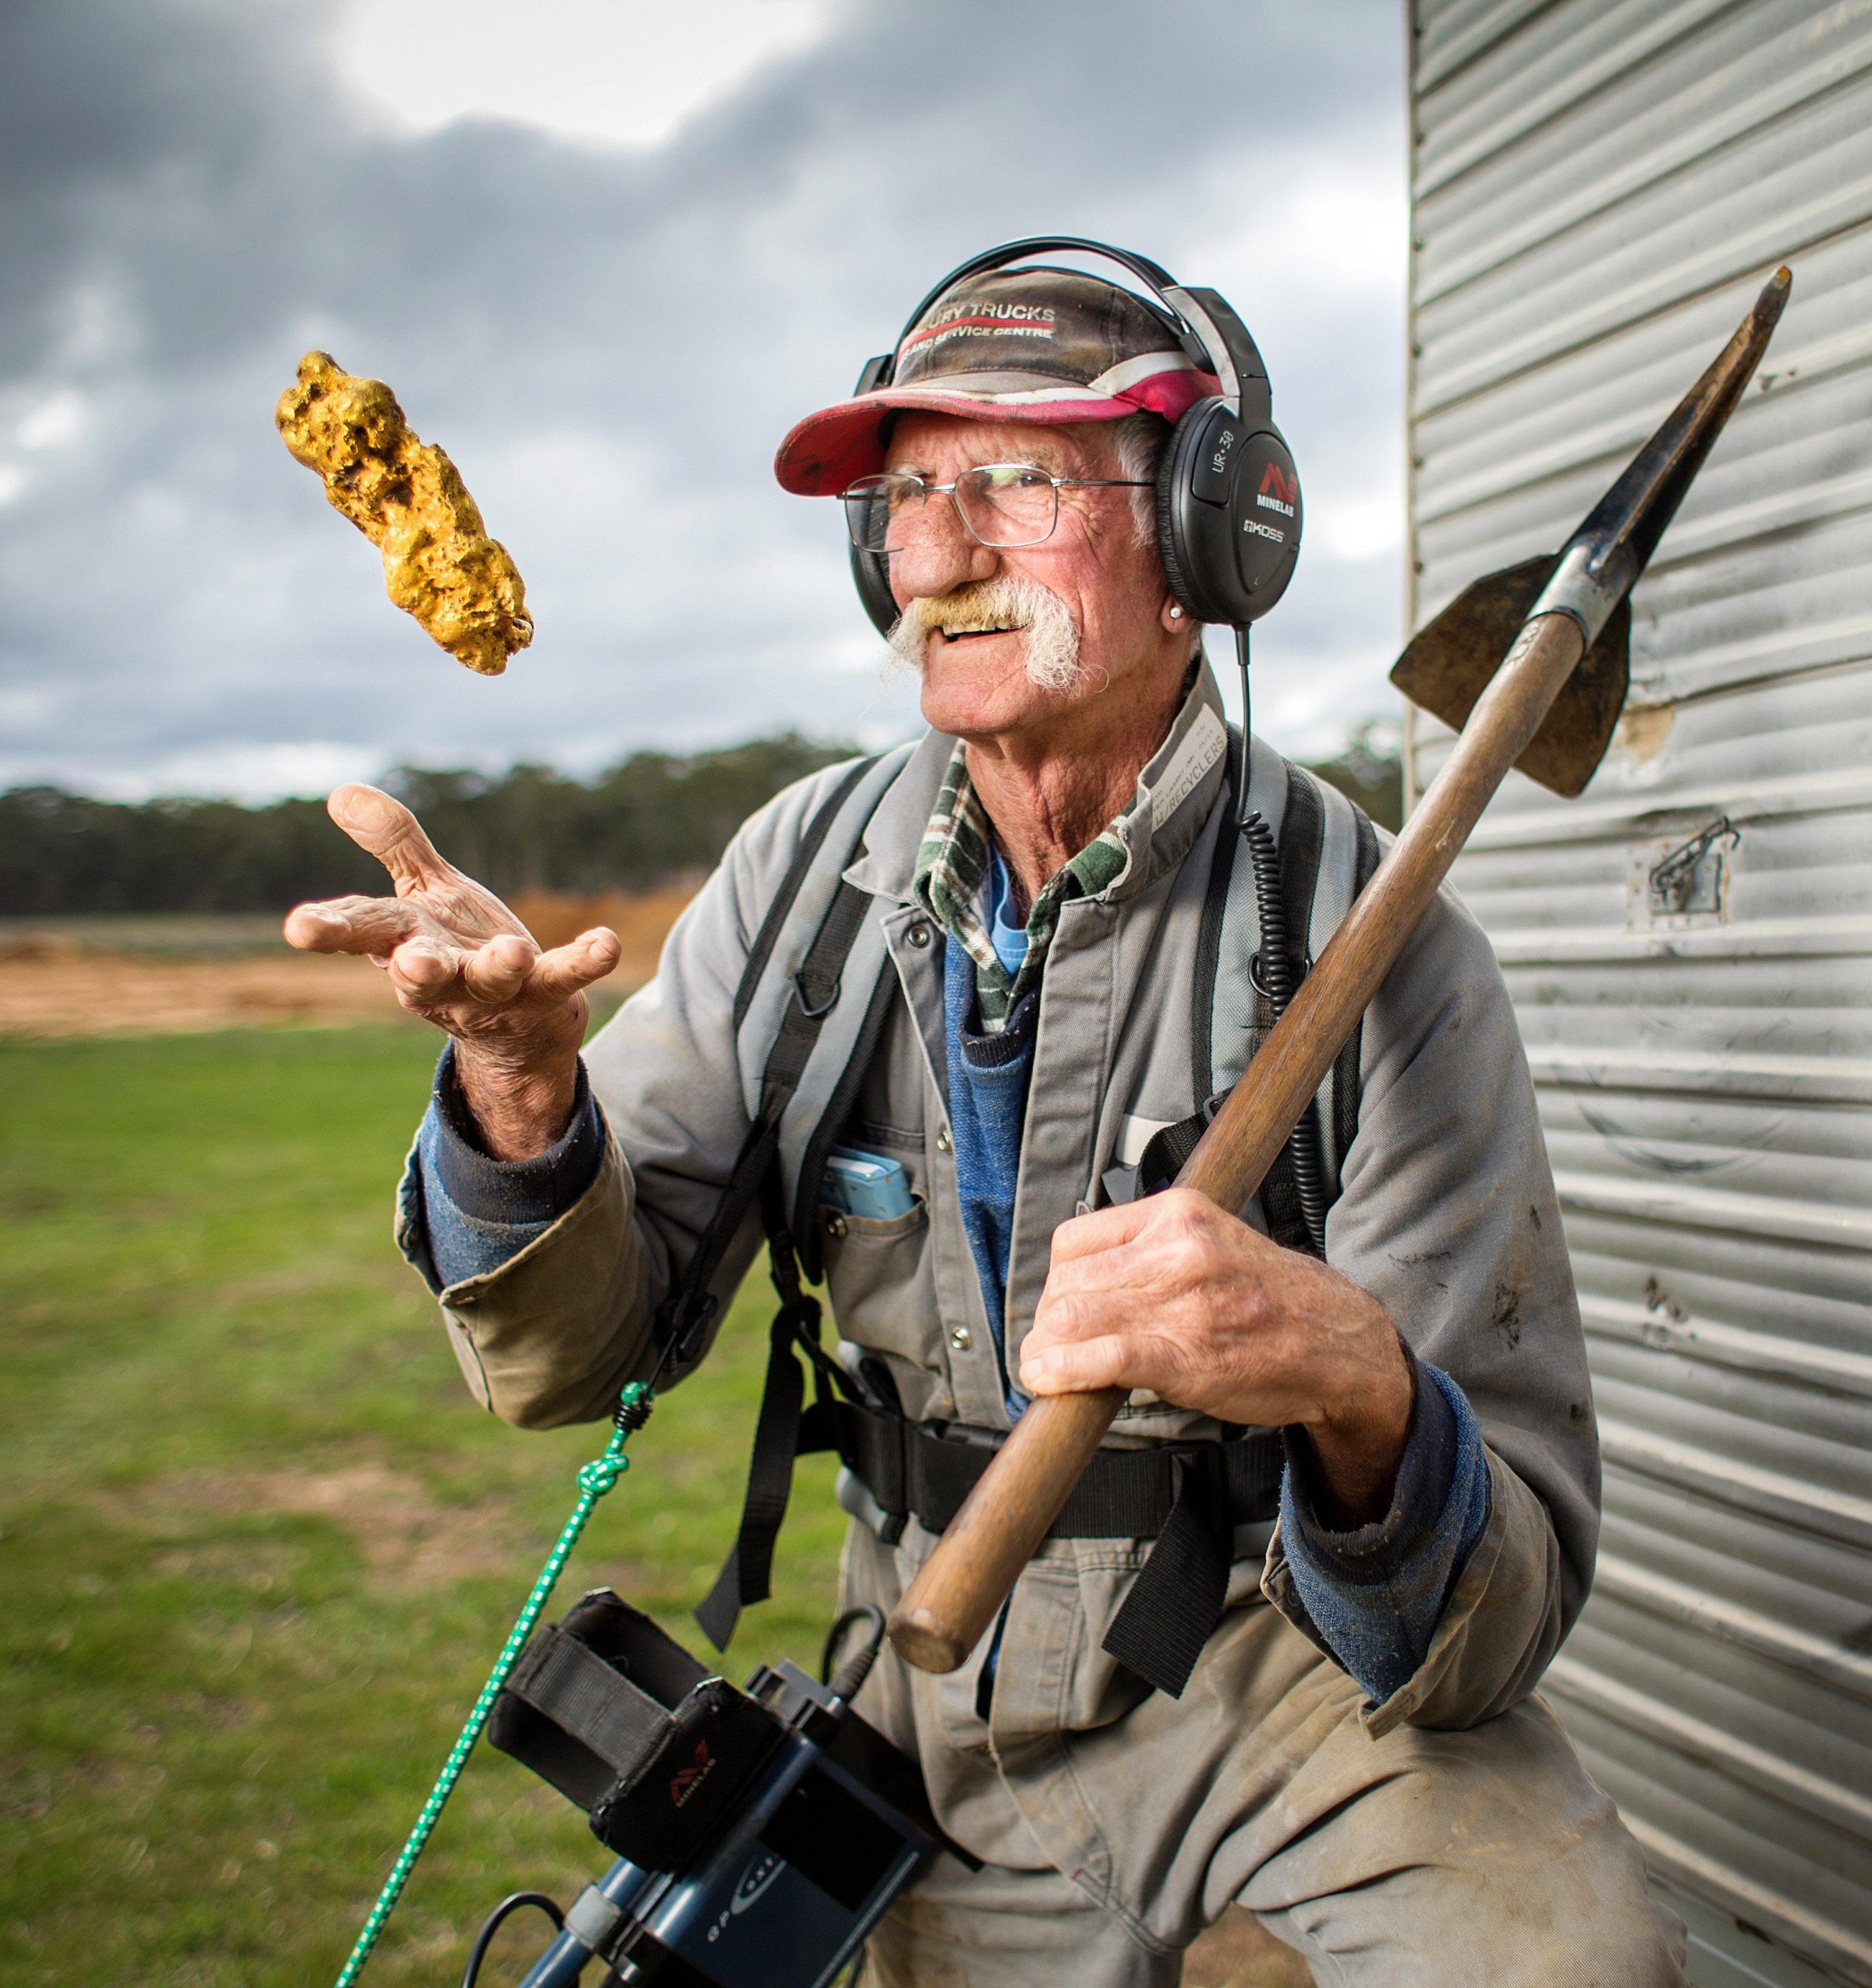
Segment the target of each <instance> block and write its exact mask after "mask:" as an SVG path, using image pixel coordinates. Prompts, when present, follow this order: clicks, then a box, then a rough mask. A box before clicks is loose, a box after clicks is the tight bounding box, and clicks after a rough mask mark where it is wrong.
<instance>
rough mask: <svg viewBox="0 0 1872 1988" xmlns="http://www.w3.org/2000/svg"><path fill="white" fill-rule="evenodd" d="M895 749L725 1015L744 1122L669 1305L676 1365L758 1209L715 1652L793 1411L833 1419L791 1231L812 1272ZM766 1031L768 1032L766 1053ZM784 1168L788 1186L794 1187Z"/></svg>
mask: <svg viewBox="0 0 1872 1988" xmlns="http://www.w3.org/2000/svg"><path fill="white" fill-rule="evenodd" d="M905 756H906V755H905V753H904V752H896V753H891V754H889V755H886V756H882V757H881V758H878V759H868V760H865V761H862V762H861V763H860V764H859V765H858V766H855V767H854V768H853V769H852V770H851V773H848V774H847V775H846V776H845V777H844V778H843V779H842V780H840V782H839V784H837V787H834V788H833V791H832V792H831V794H830V795H828V796H827V798H826V801H824V802H823V804H822V805H821V806H820V807H819V810H818V811H817V812H816V814H815V815H814V816H813V818H812V822H810V823H809V825H808V827H807V829H806V833H805V835H804V836H802V838H801V840H800V845H799V848H798V849H797V850H795V853H794V856H793V858H792V861H791V862H790V863H789V864H788V867H787V872H786V874H785V877H784V878H782V880H781V888H780V890H779V891H778V894H777V895H776V897H775V900H774V903H773V904H772V905H770V906H769V907H768V909H767V913H766V915H765V916H764V918H763V919H762V920H761V923H760V931H759V932H758V933H757V935H756V937H755V940H754V943H753V946H752V947H750V949H749V954H748V961H747V964H746V968H745V969H744V970H743V975H742V978H741V985H740V986H739V989H738V990H737V992H736V999H735V1013H736V1025H737V1031H738V1034H737V1048H738V1054H739V1058H740V1061H741V1065H742V1071H743V1081H744V1082H745V1081H746V1076H747V1072H748V1069H749V1066H750V1051H753V1052H754V1053H755V1054H756V1055H758V1057H759V1064H758V1069H759V1075H758V1077H757V1079H756V1081H755V1082H754V1083H753V1085H752V1086H751V1090H752V1101H751V1104H750V1117H751V1119H752V1121H753V1122H752V1124H751V1125H750V1129H749V1132H748V1136H747V1138H746V1142H745V1143H744V1144H743V1148H742V1150H741V1152H740V1155H739V1157H738V1158H737V1159H736V1163H735V1166H734V1170H733V1172H732V1174H731V1176H730V1177H729V1183H728V1185H727V1187H725V1189H724V1190H723V1192H722V1198H721V1200H720V1201H719V1203H718V1204H717V1205H716V1208H715V1214H714V1215H713V1216H712V1218H711V1219H710V1221H709V1223H708V1227H707V1229H705V1231H704V1232H703V1234H702V1236H701V1239H699V1240H698V1244H697V1246H696V1249H695V1252H694V1255H693V1256H692V1257H691V1260H690V1263H689V1266H688V1268H687V1271H686V1273H685V1274H684V1278H683V1281H682V1283H681V1284H680V1287H679V1288H678V1290H677V1292H675V1293H674V1294H673V1295H672V1299H671V1301H670V1307H669V1308H668V1309H670V1330H671V1331H673V1332H675V1333H679V1334H680V1336H681V1343H680V1346H679V1350H678V1354H677V1357H678V1359H679V1360H680V1359H681V1358H683V1357H687V1354H688V1350H689V1347H691V1345H693V1344H694V1343H699V1340H700V1337H701V1329H702V1328H703V1327H705V1326H706V1325H707V1324H708V1321H709V1319H711V1318H712V1316H713V1315H714V1313H715V1309H716V1307H717V1305H718V1304H719V1298H718V1297H717V1295H715V1294H714V1293H713V1292H712V1291H710V1289H709V1288H708V1287H709V1285H710V1284H711V1283H712V1281H713V1280H714V1278H715V1274H716V1273H717V1271H718V1270H719V1268H720V1266H721V1263H722V1258H723V1257H724V1256H725V1254H726V1253H727V1251H728V1249H729V1246H730V1245H731V1244H732V1242H733V1240H734V1238H735V1236H736V1235H737V1234H738V1233H739V1231H740V1229H741V1226H742V1225H743V1222H746V1219H747V1217H748V1214H749V1212H750V1209H752V1208H754V1207H755V1206H756V1205H758V1207H759V1208H760V1218H761V1222H762V1225H763V1226H764V1229H765V1230H766V1232H767V1255H768V1263H769V1269H770V1271H771V1275H772V1277H773V1281H774V1289H775V1291H777V1293H778V1295H779V1298H780V1305H779V1309H778V1311H777V1312H776V1313H775V1315H774V1322H773V1326H772V1329H771V1332H770V1333H769V1336H768V1347H767V1380H766V1384H765V1386H764V1388H763V1390H762V1394H761V1400H760V1413H759V1416H758V1418H757V1422H756V1425H755V1430H754V1444H753V1455H752V1456H751V1457H750V1459H749V1463H748V1477H747V1488H746V1493H745V1495H744V1496H743V1503H742V1511H741V1523H740V1526H739V1529H738V1531H737V1533H736V1539H735V1543H734V1545H733V1547H732V1549H731V1551H730V1552H729V1556H728V1559H727V1560H726V1562H725V1564H724V1565H723V1566H722V1571H721V1573H720V1574H719V1576H718V1577H717V1579H716V1580H715V1586H714V1587H713V1588H712V1590H710V1592H709V1594H708V1597H707V1599H706V1600H705V1601H704V1602H703V1604H702V1605H701V1607H699V1608H698V1610H697V1611H696V1619H697V1621H698V1622H699V1623H700V1624H701V1626H702V1628H703V1630H704V1632H705V1633H706V1634H707V1635H708V1638H709V1639H710V1641H711V1642H713V1643H714V1644H715V1646H716V1648H717V1649H725V1648H726V1647H727V1645H728V1642H729V1639H730V1638H731V1637H732V1635H733V1634H734V1631H735V1625H736V1621H737V1620H738V1618H739V1615H740V1612H741V1610H742V1609H743V1607H745V1606H746V1604H749V1603H751V1602H756V1601H764V1600H766V1599H767V1595H768V1594H769V1593H770V1591H771V1580H772V1572H773V1559H774V1542H775V1541H776V1540H777V1538H778V1536H779V1532H780V1527H781V1522H782V1521H783V1520H784V1519H785V1517H786V1508H787V1503H788V1498H789V1496H790V1494H791V1491H792V1476H793V1460H794V1458H795V1455H797V1454H798V1453H799V1448H800V1446H801V1435H802V1421H804V1420H805V1419H806V1417H807V1416H808V1415H809V1414H810V1415H811V1416H812V1418H813V1419H814V1420H815V1422H816V1423H824V1424H830V1422H831V1421H832V1420H833V1397H832V1393H831V1390H832V1388H833V1386H835V1385H837V1382H838V1379H839V1375H838V1370H837V1364H836V1363H835V1362H834V1361H833V1360H832V1359H831V1358H830V1356H829V1355H828V1354H826V1351H825V1349H824V1348H823V1346H822V1345H821V1344H820V1341H819V1318H820V1314H819V1302H818V1301H817V1299H816V1298H813V1297H812V1295H810V1294H809V1292H807V1291H804V1290H803V1289H802V1288H801V1282H800V1262H799V1258H800V1255H801V1250H800V1248H799V1240H798V1239H801V1238H803V1239H805V1240H806V1246H807V1249H809V1251H810V1252H811V1253H812V1274H815V1275H816V1274H817V1249H818V1236H817V1231H816V1228H815V1227H814V1225H812V1222H811V1221H810V1216H811V1214H812V1205H813V1203H814V1201H815V1200H816V1197H817V1194H818V1178H817V1176H818V1175H819V1173H823V1170H824V1166H825V1159H826V1153H827V1152H828V1151H829V1150H830V1145H831V1142H832V1139H833V1137H835V1136H836V1134H837V1127H838V1125H839V1124H840V1123H841V1122H842V1121H843V1117H844V1114H845V1113H847V1112H848V1111H849V1109H850V1100H851V1096H852V1094H853V1093H854V1091H855V1090H856V1087H857V1085H858V1082H859V1081H860V1079H861V1077H862V1076H863V1072H864V1066H865V1062H868V1059H869V1051H870V1049H871V1048H874V1047H875V1044H876V1042H877V1040H878V1038H879V1036H880V1035H881V1034H882V1030H883V1025H884V1022H885V1020H886V1018H887V1017H888V1015H889V996H890V994H891V991H892V985H893V982H892V978H891V976H890V975H889V974H888V973H887V972H886V971H885V969H886V967H887V966H888V964H889V955H888V954H887V952H886V949H885V947H884V944H883V937H882V922H881V916H880V913H879V907H878V905H877V904H876V902H875V900H874V899H873V898H872V896H871V894H870V893H869V892H868V891H865V890H862V889H861V888H859V887H858V885H855V884H853V883H851V882H849V881H847V879H846V878H845V876H844V871H845V870H846V869H847V867H848V866H849V864H850V863H851V860H852V857H853V855H854V853H855V851H856V850H857V849H858V846H859V845H860V844H861V842H862V840H863V839H864V834H865V829H866V828H867V826H868V824H869V822H870V820H871V817H872V812H874V810H875V807H876V805H877V802H878V801H879V798H881V796H882V793H883V791H884V790H885V788H886V787H888V786H889V783H890V781H891V780H893V779H894V778H895V777H896V773H898V771H899V770H900V769H901V766H902V764H903V759H904V757H905ZM764 1026H767V1027H768V1029H769V1034H768V1037H767V1041H765V1044H764V1048H763V1047H762V1044H761V1030H762V1028H763V1027H764ZM789 1177H790V1178H792V1180H795V1182H796V1183H797V1193H796V1195H795V1197H789V1196H788V1193H787V1189H786V1182H787V1180H788V1178H789ZM789 1211H790V1212H791V1213H792V1217H793V1225H792V1226H789V1225H788V1215H789ZM801 1352H803V1353H804V1354H806V1357H807V1360H808V1362H809V1364H810V1365H811V1366H812V1368H813V1371H814V1374H815V1377H816V1403H815V1406H814V1407H813V1409H812V1410H808V1409H806V1399H805V1387H804V1377H803V1375H802V1373H801V1371H800V1367H799V1354H800V1353H801ZM819 1446H820V1444H819V1443H818V1442H817V1441H815V1442H814V1443H813V1444H812V1447H819Z"/></svg>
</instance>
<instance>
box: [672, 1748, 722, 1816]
mask: <svg viewBox="0 0 1872 1988" xmlns="http://www.w3.org/2000/svg"><path fill="white" fill-rule="evenodd" d="M714 1772H715V1756H714V1754H712V1753H710V1752H709V1750H708V1741H707V1740H698V1741H697V1743H696V1749H695V1758H694V1760H691V1762H690V1764H688V1766H687V1767H678V1768H677V1771H676V1772H675V1773H674V1774H673V1775H672V1776H671V1777H670V1801H671V1802H673V1804H674V1805H675V1806H676V1807H677V1808H679V1809H680V1807H681V1806H683V1804H684V1802H687V1800H688V1799H689V1798H690V1796H691V1795H693V1794H694V1792H695V1791H696V1790H697V1789H698V1788H700V1787H701V1785H702V1783H703V1782H704V1781H706V1780H707V1779H708V1777H709V1776H710V1775H711V1774H713V1773H714Z"/></svg>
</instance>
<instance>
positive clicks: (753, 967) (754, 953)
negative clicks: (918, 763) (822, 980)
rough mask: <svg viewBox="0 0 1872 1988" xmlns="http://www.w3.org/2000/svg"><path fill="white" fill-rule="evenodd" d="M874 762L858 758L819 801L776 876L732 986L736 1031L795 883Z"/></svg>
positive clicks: (787, 909)
mask: <svg viewBox="0 0 1872 1988" xmlns="http://www.w3.org/2000/svg"><path fill="white" fill-rule="evenodd" d="M876 764H877V760H876V759H875V757H874V758H872V759H861V760H859V762H858V764H857V765H856V766H854V767H853V768H852V769H851V772H850V773H847V774H846V776H845V777H844V779H843V780H840V782H839V784H838V785H837V787H834V788H833V790H832V791H831V793H830V794H828V795H827V796H826V798H825V800H824V801H822V802H821V803H820V804H819V811H818V812H817V813H816V814H815V815H813V817H812V820H811V821H810V822H809V823H808V824H807V825H806V833H805V834H804V835H803V836H801V837H800V839H799V847H798V848H797V849H796V850H794V852H793V860H792V862H791V863H789V864H788V865H787V871H786V874H785V876H784V877H782V878H781V880H780V888H779V889H778V891H775V892H774V902H772V903H771V905H768V906H767V916H765V917H764V919H761V921H760V930H759V931H758V932H757V933H755V934H754V943H753V945H752V946H750V947H749V948H748V954H747V964H746V965H745V966H744V967H743V968H742V970H741V984H740V985H739V987H737V988H736V989H735V1033H736V1034H737V1035H738V1034H740V1032H741V1024H743V1022H744V1021H746V1020H747V1011H748V1010H749V1009H750V1007H751V1006H753V999H754V989H756V988H757V987H758V986H759V985H760V976H761V975H762V974H764V972H766V971H767V961H769V960H770V959H771V958H772V957H773V952H774V944H775V942H776V941H777V940H778V938H779V937H780V933H781V927H782V926H784V925H785V923H786V922H787V914H788V912H790V911H791V910H792V909H793V900H794V899H795V898H797V897H798V896H799V887H800V885H802V884H803V883H804V882H805V881H806V872H807V871H809V870H810V869H811V868H812V864H813V862H814V860H815V859H816V857H818V854H819V850H820V849H821V848H822V847H823V846H824V843H825V840H826V836H828V835H829V834H830V832H831V830H832V824H833V822H835V821H837V819H838V812H839V810H840V808H843V807H844V805H845V803H846V801H847V800H848V799H849V798H851V791H852V790H853V788H854V787H856V786H857V785H858V782H859V781H860V780H862V779H863V778H864V777H865V775H866V774H867V773H869V772H870V771H871V770H872V767H873V766H875V765H876Z"/></svg>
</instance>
